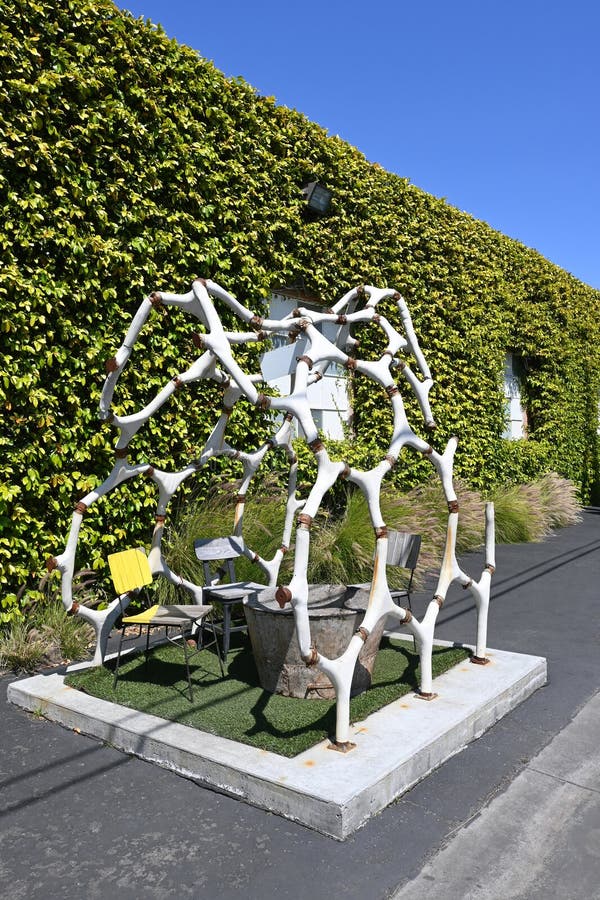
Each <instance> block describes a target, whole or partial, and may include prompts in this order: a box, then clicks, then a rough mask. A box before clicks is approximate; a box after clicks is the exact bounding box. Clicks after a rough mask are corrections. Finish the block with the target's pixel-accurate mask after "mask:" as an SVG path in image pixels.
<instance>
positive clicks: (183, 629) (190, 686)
mask: <svg viewBox="0 0 600 900" xmlns="http://www.w3.org/2000/svg"><path fill="white" fill-rule="evenodd" d="M179 630H180V631H181V643H182V644H183V655H184V657H185V671H186V672H187V680H188V687H189V689H190V703H193V702H194V691H193V689H192V677H191V675H190V659H189V654H188V646H187V641H186V639H185V626H184V625H180V626H179Z"/></svg>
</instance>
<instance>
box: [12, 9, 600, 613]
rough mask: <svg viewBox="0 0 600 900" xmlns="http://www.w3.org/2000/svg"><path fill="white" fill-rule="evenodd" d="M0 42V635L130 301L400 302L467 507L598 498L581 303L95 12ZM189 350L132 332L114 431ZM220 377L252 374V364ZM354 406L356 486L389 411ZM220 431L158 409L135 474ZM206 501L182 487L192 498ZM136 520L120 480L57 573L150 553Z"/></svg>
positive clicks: (419, 464)
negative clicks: (215, 297)
mask: <svg viewBox="0 0 600 900" xmlns="http://www.w3.org/2000/svg"><path fill="white" fill-rule="evenodd" d="M0 40H1V43H2V48H3V53H2V55H1V57H0V157H1V159H2V165H1V166H0V210H1V213H2V214H1V216H0V304H1V306H2V321H1V323H0V330H1V332H2V334H3V336H4V340H5V342H6V346H5V347H3V350H4V359H3V362H4V366H3V371H4V372H5V373H6V374H4V375H3V377H2V379H0V407H1V408H2V416H1V417H0V452H1V454H2V461H3V474H2V478H1V480H0V622H7V621H10V620H12V619H13V618H15V617H16V616H18V615H19V614H20V609H21V600H25V597H24V596H23V594H22V593H20V592H21V589H22V587H23V586H26V587H27V589H28V590H29V589H31V588H32V587H33V586H34V585H35V583H36V582H37V580H38V579H39V577H40V574H41V571H42V570H43V566H44V562H45V559H46V558H47V557H49V556H52V555H56V554H57V553H60V552H62V549H63V547H64V544H65V541H66V536H67V533H68V529H69V525H70V519H71V511H72V507H73V503H74V502H76V501H77V500H78V499H80V498H81V497H82V496H83V495H85V494H86V493H87V492H88V491H89V490H91V489H92V488H93V487H96V486H97V485H98V484H99V483H100V482H101V481H102V480H103V479H104V478H105V477H106V475H107V473H108V472H109V471H110V469H111V468H112V464H113V460H114V455H113V449H112V447H113V444H114V437H115V435H114V432H112V431H111V428H110V426H109V425H105V426H100V425H99V424H98V423H97V422H96V420H95V409H96V407H97V404H98V399H99V393H100V389H101V381H102V376H103V361H104V360H107V359H109V358H111V357H112V356H113V354H114V352H115V350H116V348H117V347H118V346H119V345H120V343H121V341H122V339H123V335H124V334H125V331H126V328H127V326H128V323H129V322H130V320H131V316H132V314H133V312H134V311H135V310H136V309H137V307H138V305H139V303H140V300H141V299H142V297H143V296H144V295H145V294H147V293H149V292H150V291H151V290H154V289H165V290H174V291H183V290H186V289H187V288H188V286H189V284H190V281H191V279H192V277H194V276H196V275H204V276H207V277H210V278H213V279H214V280H216V281H218V282H221V283H222V284H223V285H224V286H225V287H226V288H227V289H229V290H230V291H232V292H233V293H235V294H236V295H238V296H239V297H240V299H241V300H242V301H243V302H244V303H246V305H248V306H250V307H252V308H253V309H256V311H257V312H263V311H264V310H265V306H266V303H265V299H264V298H265V297H267V296H268V294H269V292H270V290H271V289H272V288H273V287H274V286H276V285H282V284H291V283H293V282H295V281H296V280H297V279H298V278H299V277H300V276H302V277H303V278H304V279H305V282H306V286H307V288H308V289H310V290H311V291H314V292H316V293H317V294H319V295H320V296H322V298H323V300H324V301H325V302H326V303H331V302H333V301H334V300H335V299H337V297H339V296H340V295H341V293H342V292H344V291H346V290H347V289H348V288H349V287H351V286H354V285H356V284H358V283H361V282H367V283H371V284H379V285H390V286H393V287H396V288H398V289H399V290H401V291H402V292H403V293H404V295H405V296H406V299H407V301H408V302H409V304H410V307H411V312H412V315H413V319H414V323H415V328H416V331H417V334H418V335H419V339H420V341H421V345H422V347H423V349H424V351H425V353H426V356H427V359H428V362H429V364H430V367H431V370H432V372H433V373H434V377H435V379H436V385H435V387H434V389H433V392H432V395H431V399H432V404H433V406H434V410H435V415H436V419H437V420H438V430H437V432H436V434H435V437H434V440H435V445H436V449H441V448H442V447H443V446H444V444H445V442H446V440H447V439H448V437H449V436H450V435H451V434H452V433H455V432H456V433H458V434H459V435H460V437H461V442H462V443H461V447H460V452H459V454H458V456H457V460H456V466H457V468H456V472H457V474H458V475H459V476H460V477H461V478H462V479H463V480H465V481H466V482H467V483H468V484H470V485H472V486H473V487H475V488H477V489H479V490H485V491H488V490H490V489H491V488H493V487H494V485H496V484H498V483H503V482H504V481H505V480H507V479H512V480H514V481H522V480H524V478H525V479H526V480H530V479H531V478H534V477H537V476H538V475H540V474H542V473H544V472H547V471H549V470H550V469H553V468H554V469H556V471H558V472H559V474H561V475H562V476H566V477H569V478H570V479H572V480H573V481H574V482H575V484H576V485H577V487H578V490H580V491H581V496H582V497H583V498H584V499H586V498H589V497H590V496H591V495H592V494H594V492H597V490H598V484H600V477H599V472H598V438H597V433H596V426H597V408H596V400H597V396H598V388H599V379H600V375H599V373H600V364H599V363H600V359H599V354H600V333H599V332H600V316H599V315H598V299H599V295H598V292H596V291H593V290H592V289H591V288H588V287H587V286H585V285H582V284H581V283H580V282H578V281H576V280H575V279H574V278H572V277H571V276H569V275H568V274H567V273H565V272H563V271H561V270H560V269H558V268H557V267H555V266H553V265H552V264H551V263H549V262H548V261H547V260H544V259H543V258H542V257H540V256H539V255H538V254H537V253H535V252H534V251H531V250H529V249H528V248H526V247H524V246H522V245H521V244H519V243H517V242H515V241H512V240H509V239H508V238H506V237H504V236H502V235H501V234H499V233H498V232H495V231H493V230H492V229H491V228H489V227H488V226H487V225H485V224H484V223H482V222H477V221H475V220H474V219H473V218H472V217H470V216H469V215H467V214H466V213H463V212H461V211H459V210H456V209H453V208H451V207H450V206H448V205H447V204H446V203H445V202H444V201H443V200H440V199H437V198H434V197H432V196H430V195H428V194H426V193H424V192H423V191H421V190H419V189H418V188H416V187H415V186H413V185H411V184H410V183H409V182H408V180H407V179H404V178H400V177H398V176H396V175H393V174H391V173H389V172H385V171H384V170H383V169H381V168H380V167H379V166H376V165H372V164H371V163H369V162H368V161H367V160H366V159H365V158H364V157H363V156H362V155H361V154H360V153H359V152H358V151H357V150H356V149H355V148H353V147H351V146H349V145H348V144H345V143H344V142H343V141H341V140H340V139H339V138H335V137H330V136H328V135H327V134H326V132H324V131H323V130H322V129H321V128H319V127H318V126H317V125H315V124H313V123H311V122H309V121H308V120H307V119H306V118H304V117H303V116H302V115H300V114H298V113H296V112H294V111H292V110H289V109H285V108H283V107H278V106H276V105H275V104H274V102H273V101H272V100H269V99H267V98H263V97H259V96H257V95H256V92H255V91H254V90H253V89H252V88H251V87H249V86H248V85H246V84H245V83H244V82H243V81H242V80H240V79H236V80H233V81H231V80H227V79H226V78H225V77H224V76H223V75H222V74H221V73H220V72H218V71H217V70H216V69H215V68H214V66H213V65H212V64H211V63H210V62H207V61H206V60H203V59H201V58H199V57H198V55H197V54H196V53H194V52H193V51H191V50H190V49H188V48H186V47H181V46H178V45H177V43H176V42H175V41H170V40H169V39H168V38H167V37H166V36H165V34H164V33H163V32H162V31H161V30H160V29H157V28H155V27H154V26H152V25H151V24H150V23H148V22H145V21H144V20H142V19H137V20H136V19H133V18H132V17H131V16H130V15H129V14H127V13H125V12H122V11H120V10H117V9H116V7H115V6H114V5H113V4H112V3H111V2H110V0H93V2H92V0H45V2H44V3H39V2H37V0H5V2H4V3H2V4H1V5H0ZM314 178H317V179H319V180H320V181H322V182H323V183H325V184H326V185H327V186H328V187H329V188H330V189H331V190H332V192H333V205H332V210H331V213H330V214H329V215H328V216H326V217H324V218H322V219H319V220H311V219H309V218H308V217H306V216H305V215H304V212H303V200H302V195H301V187H302V185H303V184H305V183H306V182H307V181H310V180H313V179H314ZM392 306H393V304H388V307H389V308H388V309H387V310H386V309H384V308H382V311H383V312H386V311H387V312H389V313H390V314H391V313H392V312H393V309H392ZM225 319H226V324H233V319H232V317H231V316H228V315H226V316H225ZM193 328H194V324H193V323H192V322H190V321H189V320H188V319H187V318H186V317H185V316H183V315H181V314H180V313H179V312H177V311H175V310H171V311H169V312H168V314H166V315H162V314H160V313H153V314H152V317H151V319H150V321H149V323H148V325H147V327H146V329H145V331H144V333H143V336H142V338H141V340H140V343H139V345H137V346H136V349H135V353H134V355H133V359H132V364H131V367H130V368H129V369H127V370H126V372H125V373H124V374H123V376H122V378H121V379H120V382H119V387H118V391H117V394H116V411H117V412H118V413H121V414H128V413H132V412H134V411H135V410H137V409H138V408H139V406H140V405H141V404H142V403H143V402H145V401H146V400H147V399H148V398H150V397H152V396H154V395H155V394H156V392H157V391H158V390H159V389H160V388H161V387H162V386H163V384H164V383H165V381H166V380H168V379H169V378H172V377H173V376H174V375H176V374H178V373H180V372H181V371H182V370H183V369H185V368H187V366H188V365H189V364H190V363H191V362H192V360H193V359H194V354H195V351H194V350H193V347H192V342H191V333H192V330H193ZM361 331H363V332H364V335H363V337H364V340H363V345H362V346H361V354H363V353H364V354H365V355H367V356H368V355H370V354H371V355H373V354H374V353H375V347H374V341H373V339H372V337H371V336H370V334H369V332H368V330H367V329H362V330H361ZM507 350H515V351H517V352H519V353H520V354H522V355H523V356H524V357H526V359H527V363H528V375H527V385H526V395H527V405H528V412H529V414H530V415H529V418H530V430H529V437H528V440H527V441H518V442H514V444H511V443H510V442H505V441H503V440H502V439H501V433H502V429H503V417H504V412H503V408H504V403H503V397H502V389H501V374H502V370H503V363H504V356H505V353H506V351H507ZM235 352H236V354H237V358H238V360H239V362H240V363H241V364H242V365H244V366H246V367H247V368H248V369H251V370H253V371H254V370H256V368H257V362H258V354H259V352H260V348H259V347H258V346H256V345H253V346H251V347H246V348H244V347H239V348H237V349H236V351H235ZM136 367H137V368H136ZM399 378H400V379H401V378H402V376H399ZM352 394H353V407H354V410H355V421H354V424H353V428H354V431H355V434H352V435H351V440H350V441H349V442H348V443H347V445H346V447H344V448H341V449H342V450H343V452H344V453H347V454H348V456H349V458H350V459H351V461H355V464H356V465H368V464H369V460H372V459H374V458H377V459H379V458H380V455H381V451H382V448H383V447H384V446H385V440H386V436H387V435H388V434H389V429H390V406H389V400H388V399H387V397H386V395H385V393H384V392H383V391H380V392H379V391H377V390H373V385H372V384H371V383H370V382H367V380H366V379H363V378H361V377H357V378H356V379H355V383H354V384H353V385H352ZM219 406H220V392H219V390H218V389H217V388H216V387H214V386H211V385H207V384H205V383H201V384H195V385H193V386H191V387H190V388H189V390H185V391H182V392H178V393H177V394H176V395H174V396H173V397H172V398H171V401H170V404H169V406H168V407H165V408H164V409H163V410H162V411H161V414H160V416H158V417H157V418H156V419H155V420H153V421H152V422H150V423H148V426H147V427H146V428H145V429H142V430H141V431H140V432H139V434H138V435H137V436H136V438H135V441H134V442H133V444H132V448H131V460H132V462H135V463H138V462H144V461H150V462H152V463H153V464H154V465H157V466H159V467H161V468H164V469H170V470H173V469H179V468H181V466H182V462H187V461H188V460H189V459H194V458H197V457H198V456H199V454H200V452H201V450H202V447H203V446H204V443H205V441H206V439H207V437H208V435H209V433H210V431H211V429H212V426H213V424H214V415H213V413H214V409H215V408H219ZM407 408H408V410H409V413H410V415H411V421H413V420H414V421H418V419H415V418H414V417H416V416H417V415H418V413H417V411H416V409H415V403H414V401H413V400H411V399H410V398H408V399H407ZM207 410H208V411H209V413H210V414H209V415H207ZM268 432H269V422H268V417H261V416H259V415H258V414H257V413H256V412H255V411H254V410H252V409H251V408H250V407H249V405H248V404H243V403H240V404H238V405H237V406H236V410H235V413H234V416H232V421H231V427H230V431H229V432H228V440H229V442H230V443H231V444H232V445H240V446H244V444H245V442H246V440H247V436H248V435H249V434H250V435H252V437H253V441H254V442H255V443H256V444H259V443H260V442H261V441H262V440H263V439H264V438H265V437H267V436H268ZM429 473H430V468H429V467H428V464H427V463H426V462H425V461H424V460H423V459H422V458H421V457H420V455H417V454H414V453H409V452H405V453H403V454H402V458H401V460H400V461H399V465H398V466H397V467H396V470H395V471H394V476H393V478H394V483H395V484H396V486H397V487H398V488H399V489H401V490H402V491H406V490H409V489H410V488H412V487H414V486H415V485H417V484H418V483H420V482H421V481H423V480H424V479H426V478H427V477H428V475H429ZM209 476H210V473H209V471H208V470H202V471H200V472H199V473H198V476H197V481H196V486H197V488H198V490H199V492H202V491H205V490H206V487H207V485H208V481H209ZM594 495H595V494H594ZM155 506H156V495H155V492H154V487H153V485H152V484H150V483H149V482H148V481H147V480H142V479H140V480H139V481H135V482H131V483H129V484H127V485H124V486H122V487H121V488H120V489H119V490H118V491H116V492H114V493H113V494H111V496H110V498H108V499H105V500H102V501H99V502H98V503H97V504H94V506H93V507H92V509H91V510H90V513H89V516H87V517H86V520H85V523H84V527H83V529H82V531H81V537H80V553H79V558H78V561H77V563H76V565H77V566H90V567H91V568H93V569H95V570H98V571H102V570H103V568H104V567H105V560H106V555H107V553H109V552H111V551H112V550H113V549H117V548H119V547H123V546H131V545H134V546H135V545H136V544H140V543H145V542H147V540H148V536H149V531H150V527H151V519H152V515H153V512H154V509H155Z"/></svg>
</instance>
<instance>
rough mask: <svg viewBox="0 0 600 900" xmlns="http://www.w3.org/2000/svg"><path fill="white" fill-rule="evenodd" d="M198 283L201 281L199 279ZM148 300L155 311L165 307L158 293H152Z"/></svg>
mask: <svg viewBox="0 0 600 900" xmlns="http://www.w3.org/2000/svg"><path fill="white" fill-rule="evenodd" d="M197 281H200V279H199V278H198V279H197ZM148 300H149V301H150V303H151V304H152V306H153V307H154V309H161V308H162V305H163V302H162V297H161V296H160V294H159V292H158V291H152V293H151V294H150V296H149V297H148Z"/></svg>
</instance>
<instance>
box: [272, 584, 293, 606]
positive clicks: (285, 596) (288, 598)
mask: <svg viewBox="0 0 600 900" xmlns="http://www.w3.org/2000/svg"><path fill="white" fill-rule="evenodd" d="M275 599H276V600H277V603H278V604H279V607H280V609H283V607H284V606H285V605H286V603H291V602H292V592H291V591H290V589H289V588H288V587H284V586H283V585H279V587H278V588H277V590H276V591H275Z"/></svg>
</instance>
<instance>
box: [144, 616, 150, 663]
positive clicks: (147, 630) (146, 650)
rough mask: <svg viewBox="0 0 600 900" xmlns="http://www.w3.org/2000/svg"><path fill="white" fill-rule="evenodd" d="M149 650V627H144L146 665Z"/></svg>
mask: <svg viewBox="0 0 600 900" xmlns="http://www.w3.org/2000/svg"><path fill="white" fill-rule="evenodd" d="M149 648H150V626H149V625H146V649H145V652H144V658H145V663H146V665H147V664H148V653H149Z"/></svg>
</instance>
